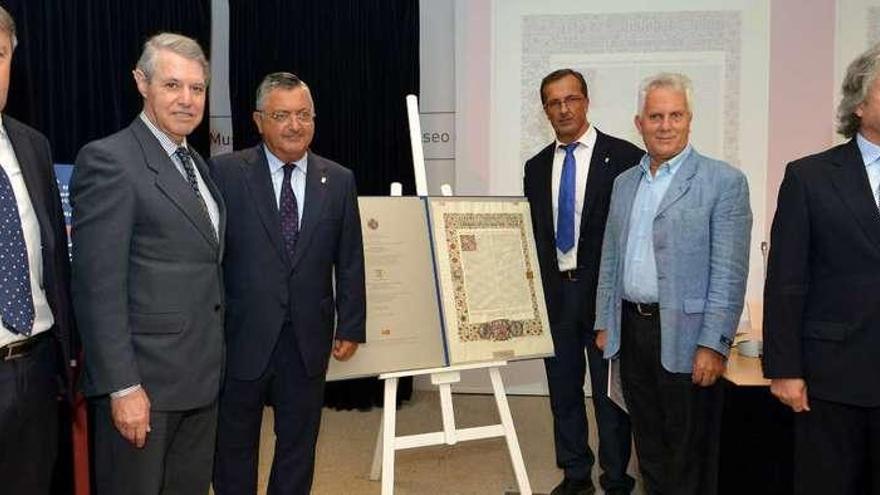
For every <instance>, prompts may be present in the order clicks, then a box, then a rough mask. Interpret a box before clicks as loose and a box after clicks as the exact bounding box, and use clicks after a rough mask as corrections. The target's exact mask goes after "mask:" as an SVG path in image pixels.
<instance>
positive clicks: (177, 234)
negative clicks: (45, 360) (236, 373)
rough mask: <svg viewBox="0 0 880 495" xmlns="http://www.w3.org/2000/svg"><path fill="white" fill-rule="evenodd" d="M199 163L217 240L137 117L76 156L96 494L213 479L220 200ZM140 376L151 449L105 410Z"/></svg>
mask: <svg viewBox="0 0 880 495" xmlns="http://www.w3.org/2000/svg"><path fill="white" fill-rule="evenodd" d="M193 160H194V161H195V163H196V166H197V167H198V170H199V173H200V175H201V176H202V178H203V180H204V182H205V183H206V184H207V186H208V189H209V191H207V192H209V193H210V194H211V196H212V197H213V198H214V200H215V201H216V202H217V205H218V208H219V213H220V224H219V240H218V236H217V235H216V234H215V233H214V230H213V226H212V225H211V224H210V221H209V219H208V218H207V215H205V213H204V211H203V210H202V209H201V208H202V206H201V205H200V204H199V202H198V199H197V197H196V196H195V194H193V190H192V189H191V188H190V186H189V185H188V183H187V182H186V179H185V178H184V177H183V176H182V174H181V173H180V172H179V171H178V170H177V168H176V167H175V165H174V163H173V162H172V161H171V159H170V158H169V157H168V155H167V154H166V152H165V150H164V149H163V148H162V146H161V145H160V144H159V141H158V140H157V139H156V137H155V136H154V135H153V134H152V133H151V132H150V130H149V129H148V128H147V126H146V125H145V124H144V123H143V122H142V121H141V119H140V118H137V119H135V121H134V122H133V123H132V124H131V125H130V126H129V127H128V128H126V129H123V130H122V131H120V132H118V133H116V134H114V135H112V136H109V137H107V138H104V139H101V140H98V141H94V142H92V143H89V144H87V145H86V146H85V147H84V148H83V149H82V150H81V151H80V153H79V156H78V157H77V159H76V166H75V168H74V172H73V177H72V179H71V188H70V190H71V204H72V205H73V212H74V213H73V232H74V233H73V245H74V249H73V254H74V258H73V259H74V261H73V300H74V308H75V310H76V316H77V323H78V326H79V329H80V332H81V334H82V340H83V346H84V350H85V373H84V376H83V389H84V391H85V393H86V395H87V396H89V397H91V398H92V399H93V405H94V406H95V411H94V412H95V425H96V426H95V429H96V432H95V435H96V437H95V445H96V457H95V460H96V472H97V485H98V489H99V492H100V491H104V492H110V493H117V492H120V491H125V492H126V493H158V491H159V490H161V491H162V492H163V493H193V491H192V490H193V489H194V487H195V486H201V484H204V486H205V488H207V484H206V480H210V470H211V457H210V453H209V451H210V450H212V449H213V441H214V430H215V423H214V418H215V417H216V398H217V394H218V390H219V386H220V377H221V366H222V364H221V363H222V359H223V332H222V328H223V306H222V302H223V285H222V274H221V268H220V260H221V258H222V256H223V249H222V239H223V231H224V222H225V207H224V206H223V202H222V199H221V197H220V193H219V191H218V190H217V188H216V187H215V186H214V184H213V183H212V182H211V179H210V176H209V174H208V170H207V167H206V165H205V162H204V160H202V159H201V157H199V156H198V154H197V153H193ZM202 194H206V192H205V191H203V192H202ZM138 383H140V384H142V385H143V387H144V389H145V391H146V393H147V396H148V397H149V399H150V402H151V421H150V422H151V427H152V430H153V431H152V432H151V433H150V434H149V435H148V438H147V445H146V446H145V447H144V449H136V448H135V447H133V446H131V445H130V444H128V442H127V441H126V440H125V439H124V438H123V437H122V436H121V435H120V434H119V433H118V432H117V431H116V430H115V428H114V426H113V423H112V420H111V418H110V416H109V412H110V411H109V399H108V394H110V393H112V392H115V391H118V390H121V389H124V388H126V387H129V386H131V385H135V384H138ZM184 444H186V445H184ZM178 448H182V449H183V448H185V449H187V450H188V452H183V451H177V450H176V449H178ZM175 454H180V455H181V456H182V457H181V458H179V459H178V458H175ZM157 470H159V471H158V472H157ZM181 471H182V472H181ZM178 475H179V476H178ZM174 478H177V479H176V480H175V479H174ZM187 483H197V484H195V485H193V484H187Z"/></svg>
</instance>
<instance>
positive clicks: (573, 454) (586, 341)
mask: <svg viewBox="0 0 880 495" xmlns="http://www.w3.org/2000/svg"><path fill="white" fill-rule="evenodd" d="M596 132H597V136H596V145H595V147H594V149H593V155H592V159H591V161H590V168H589V175H588V177H587V184H586V189H585V191H584V201H583V204H584V207H583V208H584V209H583V212H582V215H581V225H580V228H579V229H578V233H579V234H578V235H579V236H580V238H579V240H578V252H577V270H575V277H576V279H577V280H571V279H568V278H563V277H562V276H561V274H560V272H559V265H558V262H557V258H556V234H555V229H554V219H553V193H552V191H551V184H552V170H553V154H554V152H555V146H556V144H555V143H552V144H550V145H549V146H547V147H546V148H544V149H543V150H541V151H540V152H539V153H538V154H537V155H535V156H534V157H532V158H531V159H530V160H529V161H527V162H526V165H525V178H524V180H523V182H524V183H523V186H524V187H523V189H524V191H525V195H526V197H528V199H529V205H530V207H531V210H532V225H533V226H534V230H535V245H536V248H537V251H538V263H539V265H540V266H541V278H542V281H543V285H544V295H545V299H546V301H547V312H548V316H549V319H550V330H551V333H552V335H553V345H554V348H555V349H556V356H555V357H553V358H548V359H547V360H545V368H546V370H547V383H548V385H549V387H550V404H551V408H552V410H553V430H554V437H555V441H556V464H557V465H558V466H559V468H561V469H563V470H564V471H565V476H566V478H571V479H586V478H589V477H590V472H591V470H592V467H593V462H594V458H593V453H592V452H591V451H590V447H589V446H588V444H587V437H588V435H587V431H588V429H587V415H586V410H585V408H584V392H583V387H584V375H585V373H586V362H585V359H584V349H585V348H586V350H587V352H588V353H589V358H590V359H589V365H590V381H591V385H592V390H593V405H594V406H595V409H596V422H597V429H598V430H599V464H600V465H601V466H602V469H603V471H604V474H603V475H602V477H601V479H600V483H601V485H602V487H603V488H604V489H605V490H606V491H615V490H616V491H622V492H625V493H628V492H629V491H630V490H631V489H632V487H633V485H634V480H633V479H632V478H631V477H629V476H627V474H626V466H627V464H628V463H629V457H630V444H631V439H630V425H629V418H628V417H627V416H626V413H624V412H623V411H621V410H620V409H619V408H618V407H617V406H616V405H614V404H613V403H612V402H611V401H610V400H609V399H608V397H607V396H606V395H605V390H606V388H607V386H606V383H607V376H608V368H607V367H608V364H607V362H606V361H605V360H604V359H602V352H601V351H600V350H599V349H598V348H597V347H596V342H595V333H594V332H593V321H594V318H595V302H596V282H597V279H598V274H599V260H600V258H601V254H602V253H601V249H602V237H603V235H604V232H605V219H606V218H607V216H608V203H609V200H610V198H611V188H612V185H613V183H614V178H615V177H617V175H618V174H620V173H621V172H623V171H624V170H626V169H628V168H629V167H632V166H633V165H635V164H636V163H638V161H639V159H640V158H641V157H642V155H644V152H642V150H640V149H639V148H638V147H636V146H635V145H633V144H631V143H629V142H627V141H624V140H622V139H618V138H615V137H612V136H609V135H607V134H603V133H602V132H599V131H598V130H597V131H596Z"/></svg>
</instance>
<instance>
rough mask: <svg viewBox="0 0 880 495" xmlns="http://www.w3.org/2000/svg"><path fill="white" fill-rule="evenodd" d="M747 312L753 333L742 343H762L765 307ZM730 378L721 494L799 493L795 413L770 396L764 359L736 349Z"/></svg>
mask: <svg viewBox="0 0 880 495" xmlns="http://www.w3.org/2000/svg"><path fill="white" fill-rule="evenodd" d="M747 308H748V311H749V313H750V317H751V318H750V320H751V328H749V329H748V330H747V332H746V335H744V336H740V338H738V339H737V341H739V340H745V339H757V340H761V339H762V337H763V331H762V330H763V328H762V325H761V321H760V315H761V312H762V310H763V307H762V305H761V304H759V303H755V302H752V303H750V304H749V305H748V306H747ZM724 378H725V384H724V388H725V390H724V393H725V397H724V412H723V416H722V422H721V466H720V469H719V476H718V478H719V479H718V481H719V489H718V493H719V494H720V495H726V494H731V495H733V494H738V495H739V494H743V493H772V494H779V495H787V494H791V493H793V487H792V482H793V481H794V480H793V473H794V467H793V454H794V414H793V413H792V411H791V409H789V408H788V407H785V406H784V405H782V403H780V402H779V401H778V400H776V398H775V397H773V396H772V395H771V394H770V388H769V387H770V380H767V379H766V378H764V373H763V370H762V368H761V359H760V358H752V357H746V356H741V355H740V354H739V352H737V350H736V349H735V348H734V349H733V350H731V352H730V356H729V358H728V360H727V370H726V371H725V373H724Z"/></svg>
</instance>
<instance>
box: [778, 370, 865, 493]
mask: <svg viewBox="0 0 880 495" xmlns="http://www.w3.org/2000/svg"><path fill="white" fill-rule="evenodd" d="M841 386H846V385H845V384H842V385H841ZM808 392H809V391H808ZM809 402H810V411H808V412H801V413H796V414H795V416H794V418H795V419H794V421H795V426H794V492H795V493H797V494H803V495H812V494H817V495H818V494H822V495H825V494H827V493H834V494H838V495H866V494H873V495H880V407H858V406H851V405H847V404H840V403H836V402H829V401H824V400H821V399H817V398H814V397H810V398H809Z"/></svg>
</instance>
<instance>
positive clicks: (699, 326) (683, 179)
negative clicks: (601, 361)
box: [595, 73, 752, 495]
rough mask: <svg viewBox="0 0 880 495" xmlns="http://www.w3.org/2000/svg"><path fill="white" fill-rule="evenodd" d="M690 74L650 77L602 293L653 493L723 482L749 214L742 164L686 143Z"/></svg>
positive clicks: (621, 185)
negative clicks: (724, 416)
mask: <svg viewBox="0 0 880 495" xmlns="http://www.w3.org/2000/svg"><path fill="white" fill-rule="evenodd" d="M691 95H692V89H691V83H690V80H689V79H688V78H687V77H686V76H684V75H681V74H668V73H664V74H658V75H656V76H652V77H649V78H647V79H645V80H644V81H643V82H642V85H641V87H640V91H639V114H638V115H636V117H635V124H636V127H637V128H638V129H639V132H640V133H641V135H642V138H643V139H644V142H645V147H646V149H647V151H648V152H647V154H646V155H645V156H644V157H643V158H642V160H641V162H640V164H639V166H636V167H633V168H631V169H629V170H627V171H626V172H624V173H622V174H620V175H619V176H618V177H617V179H616V180H615V182H614V191H613V193H612V196H611V206H610V211H609V214H608V223H607V225H606V229H605V238H604V242H603V247H602V262H601V267H600V271H599V285H598V289H597V296H596V323H595V329H596V331H597V336H596V337H597V344H598V345H599V347H600V348H602V349H603V350H604V354H605V357H606V358H609V359H619V360H620V378H621V383H622V386H623V394H624V398H625V400H626V403H627V406H628V408H629V412H630V416H631V420H632V426H633V433H634V437H635V442H636V451H637V452H638V456H639V467H640V470H641V473H642V478H643V481H644V484H645V488H646V490H647V492H648V493H650V494H654V493H676V494H701V495H706V494H713V493H716V491H717V473H718V466H717V465H718V437H719V430H720V423H721V406H722V398H723V395H722V394H723V392H722V390H723V389H722V388H721V383H720V382H719V381H718V378H719V377H720V376H721V374H722V373H723V372H724V368H725V361H726V357H727V355H728V352H729V350H730V345H731V343H732V341H733V334H734V332H735V330H736V327H737V324H738V322H739V317H740V313H741V312H742V307H743V298H744V296H745V287H746V278H747V276H748V250H749V249H748V248H749V237H750V231H751V226H752V214H751V210H750V208H749V191H748V184H747V182H746V178H745V176H744V175H743V173H742V172H740V171H739V170H738V169H735V168H733V167H732V166H730V165H728V164H726V163H724V162H721V161H718V160H714V159H711V158H708V157H706V156H703V155H701V154H700V153H698V152H697V151H696V150H695V149H694V148H693V146H691V145H690V143H689V140H688V136H689V134H690V123H691V118H692V116H693V114H692V104H691V101H692V97H691Z"/></svg>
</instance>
